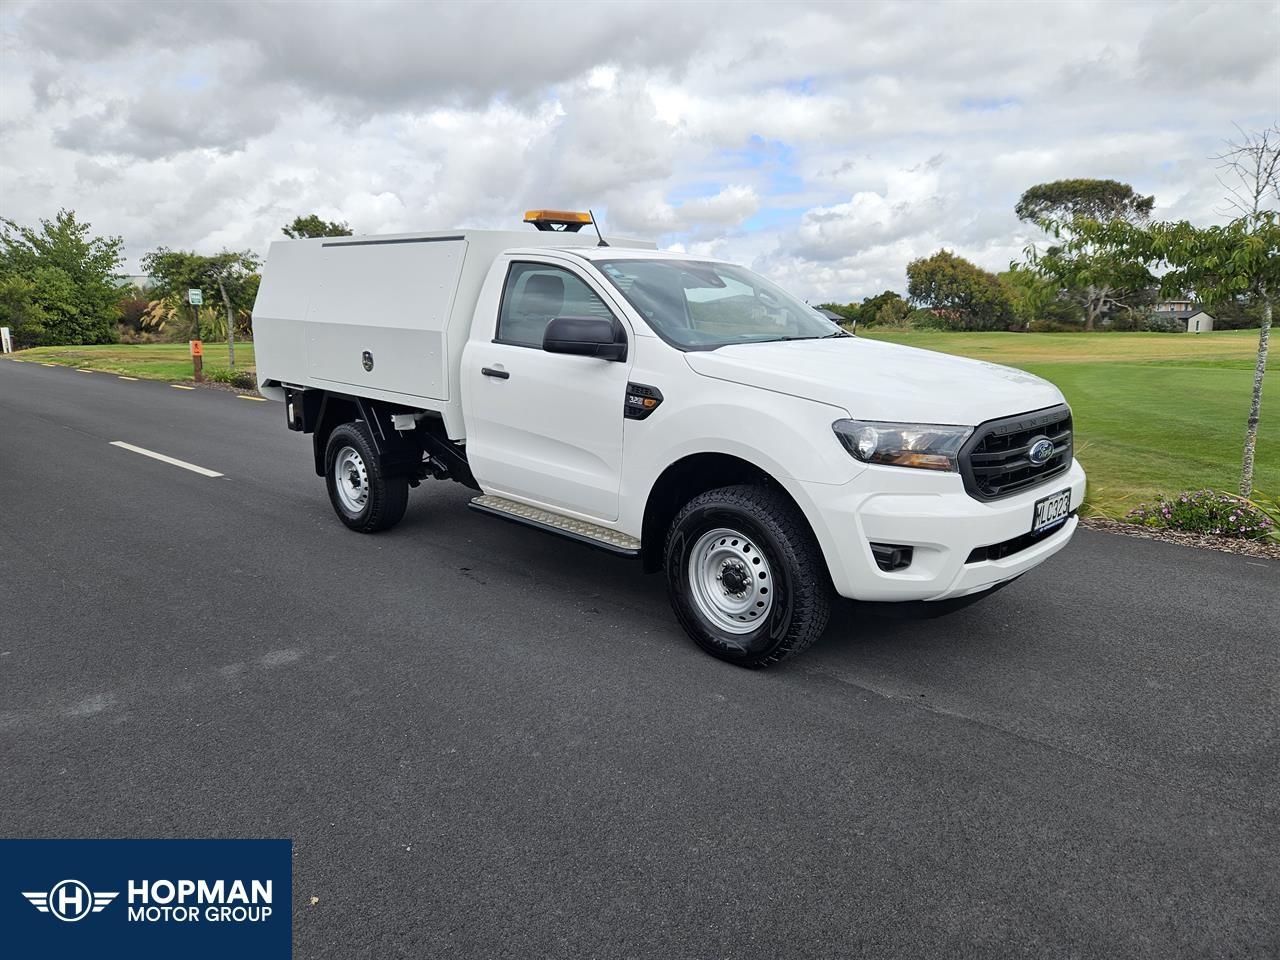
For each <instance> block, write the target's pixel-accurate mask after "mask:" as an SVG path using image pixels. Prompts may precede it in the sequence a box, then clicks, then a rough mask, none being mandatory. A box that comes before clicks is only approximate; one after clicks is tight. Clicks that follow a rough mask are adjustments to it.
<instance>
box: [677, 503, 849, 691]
mask: <svg viewBox="0 0 1280 960" xmlns="http://www.w3.org/2000/svg"><path fill="white" fill-rule="evenodd" d="M666 570H667V590H668V593H669V595H670V597H671V605H672V607H673V608H674V609H675V612H676V616H677V617H678V618H679V619H680V623H681V625H682V626H683V627H684V628H685V631H686V632H687V633H688V634H689V636H690V637H691V638H692V639H693V641H694V642H695V643H696V644H698V646H700V647H701V648H702V649H703V650H705V651H707V652H708V653H710V654H711V655H712V656H715V657H719V658H720V659H722V660H727V661H729V662H730V663H736V664H738V665H740V666H744V667H767V666H771V665H772V664H775V663H778V662H779V661H781V660H783V659H784V658H786V657H788V656H791V655H792V654H796V653H799V652H800V651H801V650H804V649H805V648H806V647H808V646H809V645H810V644H812V643H813V642H814V641H815V640H816V639H818V637H819V636H821V634H822V631H823V630H824V629H825V628H826V625H827V618H828V617H829V615H830V608H831V585H830V578H829V576H828V574H827V568H826V564H825V562H824V561H823V558H822V551H821V550H820V549H819V547H818V544H817V542H816V541H815V540H814V538H813V534H812V532H811V531H810V530H809V526H808V524H807V523H806V522H805V519H804V517H803V516H802V515H801V514H800V512H799V511H798V510H797V509H796V507H795V505H794V504H793V503H791V501H790V500H788V499H787V498H786V497H785V496H783V495H782V494H781V493H780V492H779V491H777V490H774V489H771V488H769V487H766V486H763V485H755V484H743V485H739V486H733V487H722V488H720V489H718V490H710V491H708V492H706V493H703V494H701V495H699V496H697V497H695V498H694V499H693V500H690V501H689V502H688V503H687V504H685V506H684V508H683V509H682V510H681V511H680V512H679V513H678V514H677V515H676V517H675V520H673V521H672V524H671V529H670V531H669V533H668V535H667V549H666Z"/></svg>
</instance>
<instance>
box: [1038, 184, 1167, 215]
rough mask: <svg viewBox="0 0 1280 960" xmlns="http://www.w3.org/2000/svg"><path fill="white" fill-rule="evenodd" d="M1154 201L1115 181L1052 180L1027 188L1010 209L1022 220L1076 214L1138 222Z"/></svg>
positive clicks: (1154, 199) (1152, 198)
mask: <svg viewBox="0 0 1280 960" xmlns="http://www.w3.org/2000/svg"><path fill="white" fill-rule="evenodd" d="M1155 202H1156V198H1155V197H1144V196H1142V195H1141V194H1139V193H1137V192H1135V191H1134V189H1133V187H1131V186H1129V184H1127V183H1121V182H1120V181H1118V180H1087V179H1078V180H1054V181H1053V182H1052V183H1038V184H1036V185H1035V186H1034V187H1029V188H1027V190H1026V191H1025V192H1024V193H1023V194H1022V196H1021V197H1020V198H1019V199H1018V203H1017V206H1015V207H1014V208H1013V212H1014V213H1016V214H1017V215H1018V219H1019V220H1021V221H1023V222H1024V223H1039V222H1040V221H1041V220H1057V221H1066V220H1073V219H1075V218H1076V217H1084V218H1085V219H1087V220H1101V221H1107V220H1127V221H1129V222H1130V223H1142V222H1144V221H1146V220H1147V219H1148V218H1149V217H1150V216H1151V208H1152V207H1154V206H1155Z"/></svg>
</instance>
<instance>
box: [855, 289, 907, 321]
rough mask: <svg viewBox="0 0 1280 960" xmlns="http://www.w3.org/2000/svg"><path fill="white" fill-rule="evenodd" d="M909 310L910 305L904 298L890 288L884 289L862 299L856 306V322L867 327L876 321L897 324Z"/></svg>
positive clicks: (904, 317)
mask: <svg viewBox="0 0 1280 960" xmlns="http://www.w3.org/2000/svg"><path fill="white" fill-rule="evenodd" d="M886 308H887V309H886ZM910 312H911V307H910V305H909V304H908V303H907V301H906V300H904V299H903V298H902V297H901V296H900V295H899V294H897V293H894V292H893V291H892V290H885V291H884V292H883V293H877V294H876V295H875V296H874V297H867V299H865V300H863V301H862V303H861V305H859V306H858V323H859V324H862V325H864V326H868V327H870V326H873V325H875V324H878V323H888V324H891V325H897V324H900V323H901V322H902V321H903V320H904V319H906V316H907V314H908V313H910ZM882 314H883V316H882Z"/></svg>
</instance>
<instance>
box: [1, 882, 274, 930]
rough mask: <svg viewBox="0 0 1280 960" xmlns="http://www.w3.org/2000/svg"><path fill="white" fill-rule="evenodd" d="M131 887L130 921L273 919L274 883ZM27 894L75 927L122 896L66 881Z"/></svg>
mask: <svg viewBox="0 0 1280 960" xmlns="http://www.w3.org/2000/svg"><path fill="white" fill-rule="evenodd" d="M127 887H128V892H127V894H126V897H125V909H126V911H127V914H128V915H127V917H126V919H127V920H128V921H129V922H130V923H168V922H177V923H193V922H199V921H201V920H203V921H206V922H209V923H261V922H262V921H264V920H267V919H269V918H270V916H271V881H270V880H266V881H263V880H250V881H249V882H248V883H247V884H246V883H245V881H243V880H232V881H231V882H230V883H227V882H226V881H225V880H214V881H212V882H210V881H208V880H130V881H129V882H128V884H127ZM22 895H23V896H24V897H26V898H27V899H28V900H30V901H31V905H32V906H33V907H35V908H36V909H37V910H39V911H40V912H41V913H50V914H52V915H53V916H55V917H57V918H58V919H59V920H64V921H66V922H68V923H74V922H76V921H78V920H83V919H84V918H85V917H87V916H88V915H89V914H90V913H101V912H102V911H103V910H104V909H105V908H106V907H107V905H108V904H110V903H111V901H112V900H114V899H115V898H116V897H118V896H119V895H120V893H119V891H110V892H108V891H103V890H96V891H95V890H90V889H89V887H88V886H87V885H85V884H83V883H81V882H80V881H79V880H63V881H62V882H60V883H56V884H54V886H53V888H52V889H51V890H49V891H48V892H41V891H27V890H24V891H22Z"/></svg>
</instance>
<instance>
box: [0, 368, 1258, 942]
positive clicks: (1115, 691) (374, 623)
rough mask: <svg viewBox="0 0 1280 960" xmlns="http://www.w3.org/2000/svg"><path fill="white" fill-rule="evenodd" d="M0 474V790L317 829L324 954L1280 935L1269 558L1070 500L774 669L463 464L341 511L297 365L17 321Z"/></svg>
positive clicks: (97, 829)
mask: <svg viewBox="0 0 1280 960" xmlns="http://www.w3.org/2000/svg"><path fill="white" fill-rule="evenodd" d="M117 440H119V441H125V442H128V443H132V444H136V445H138V446H141V447H144V448H147V449H150V450H155V451H158V452H160V453H163V454H167V455H169V456H172V457H177V458H180V459H182V460H187V461H190V462H193V463H196V464H199V465H201V466H203V467H206V468H208V469H210V470H214V471H217V472H219V473H222V474H225V476H223V477H218V478H210V477H206V476H201V475H197V474H194V473H190V472H188V471H186V470H182V469H178V468H176V467H173V466H171V465H169V464H167V463H163V462H158V461H155V460H151V459H147V458H145V457H142V456H139V455H137V454H135V453H132V452H129V451H127V450H124V449H121V448H118V447H113V446H110V445H109V444H110V442H111V441H117ZM0 476H3V478H4V490H5V496H4V501H3V507H0V606H2V610H0V752H2V758H3V762H2V766H0V834H5V835H10V836H23V837H63V836H85V837H96V836H112V837H131V836H137V837H141V836H146V837H167V836H173V837H253V836H283V837H291V838H293V840H294V848H295V871H294V892H295V912H294V918H295V919H294V927H295V944H296V955H297V956H298V957H335V958H349V957H398V956H404V957H448V958H469V957H477V958H480V957H483V958H496V957H512V958H521V960H524V958H534V957H557V958H560V957H566V958H567V957H599V958H615V957H654V958H662V960H676V958H685V957H688V958H720V957H724V958H746V957H761V958H782V957H786V958H793V957H795V958H799V957H831V958H843V957H857V956H903V957H906V956H911V957H969V956H974V957H978V956H981V957H988V956H990V957H996V956H1025V957H1036V958H1042V957H1105V958H1118V957H1158V958H1169V957H1275V956H1276V955H1277V954H1280V909H1278V907H1277V904H1280V878H1278V872H1280V868H1278V867H1277V864H1280V829H1278V823H1280V745H1278V743H1277V709H1278V705H1280V598H1278V595H1280V564H1277V563H1275V562H1273V561H1263V560H1254V559H1248V558H1242V557H1235V556H1229V555H1226V554H1221V553H1214V552H1208V551H1197V550H1191V549H1188V548H1184V547H1179V546H1172V545H1166V544H1161V543H1153V542H1149V541H1145V540H1139V539H1133V538H1126V537H1117V536H1110V535H1106V534H1098V533H1091V532H1081V533H1080V534H1078V535H1077V537H1076V540H1075V542H1073V544H1072V545H1071V546H1070V547H1069V548H1068V549H1067V550H1066V551H1064V552H1063V553H1062V554H1059V555H1058V556H1057V557H1055V558H1054V559H1053V560H1051V561H1050V562H1048V563H1046V564H1045V565H1044V566H1043V567H1041V568H1040V569H1038V570H1036V571H1035V572H1033V573H1032V574H1030V575H1028V576H1026V577H1024V578H1023V579H1022V580H1020V581H1019V582H1018V583H1016V584H1014V585H1013V586H1011V587H1010V588H1008V589H1006V590H1004V591H1003V592H1001V593H999V594H997V595H995V596H993V597H991V598H989V599H988V600H986V601H984V602H983V603H980V604H977V605H975V606H973V607H970V608H968V609H966V610H964V611H961V612H959V613H957V614H954V615H952V616H950V617H948V618H943V619H938V620H932V621H923V622H910V621H896V620H883V619H878V618H875V617H871V616H869V615H867V614H866V613H865V612H862V611H860V610H859V609H858V608H857V607H856V606H854V605H852V604H847V605H842V606H840V607H838V608H837V610H836V615H835V617H834V622H833V626H832V628H831V629H830V630H829V632H828V634H827V636H826V637H825V638H824V639H823V641H821V642H820V643H819V644H818V645H817V646H816V647H814V648H813V649H812V650H811V651H809V652H808V653H806V654H805V655H804V656H802V657H800V658H798V659H797V660H795V661H794V662H792V663H788V664H784V665H783V666H781V667H779V668H776V669H774V670H771V671H767V672H760V673H753V672H749V671H743V670H739V669H736V668H734V667H730V666H727V665H725V664H722V663H719V662H717V661H715V660H712V659H710V658H708V657H706V656H705V655H703V654H701V653H699V652H698V651H697V650H696V649H695V648H694V647H693V646H692V645H691V644H690V643H689V642H687V641H686V640H685V639H684V637H683V635H682V634H681V632H680V630H679V628H678V627H677V626H676V624H675V622H674V619H673V617H672V615H671V613H670V612H669V610H668V607H667V604H666V599H665V596H664V591H663V585H662V582H661V579H660V578H659V577H645V576H643V575H641V574H640V573H639V570H638V568H637V566H635V565H633V564H632V563H631V562H628V561H625V560H615V559H613V558H609V557H606V556H605V555H603V554H600V553H597V552H593V551H591V550H589V549H587V548H585V547H580V546H578V545H576V544H571V543H567V542H564V541H561V540H558V539H555V538H552V537H548V536H546V535H544V534H540V533H536V532H533V531H529V530H524V529H521V528H518V527H513V526H511V525H509V524H506V523H503V522H501V521H498V520H494V519H492V518H489V517H485V516H481V515H478V514H476V513H474V512H472V511H468V510H466V509H465V503H466V501H467V497H468V493H467V491H466V490H464V489H463V488H462V487H459V486H456V485H452V484H443V483H431V482H428V484H427V485H424V486H423V487H422V488H420V489H419V490H418V491H416V492H415V493H414V495H413V497H412V499H411V502H410V507H409V513H408V515H407V516H406V518H405V521H404V522H403V523H402V524H401V525H400V526H399V527H398V528H397V529H395V530H394V531H392V532H390V533H388V534H384V535H381V536H376V537H362V536H358V535H356V534H353V533H350V532H348V531H347V530H346V529H345V528H343V527H342V526H341V525H340V524H339V523H338V522H337V520H336V519H335V518H334V517H333V516H332V514H331V511H330V507H329V504H328V501H327V499H326V496H325V492H324V487H323V484H322V482H321V481H320V480H319V479H318V478H317V477H316V476H315V475H314V472H313V471H312V468H311V452H310V438H308V437H303V436H301V435H299V434H293V433H290V432H288V431H287V430H286V429H285V426H284V416H283V412H282V411H281V409H280V407H279V406H278V405H277V404H275V403H263V402H250V401H246V400H243V399H239V398H237V397H235V396H234V395H232V394H230V393H224V392H218V391H213V390H197V391H182V390H176V389H173V388H172V387H170V386H168V385H165V384H158V383H146V382H126V381H122V380H119V379H117V378H115V377H113V376H111V375H108V374H101V373H94V374H88V373H79V372H76V371H74V370H71V369H62V368H59V369H50V368H45V367H41V366H37V365H34V364H18V363H10V362H0ZM313 898H314V903H313Z"/></svg>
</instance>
